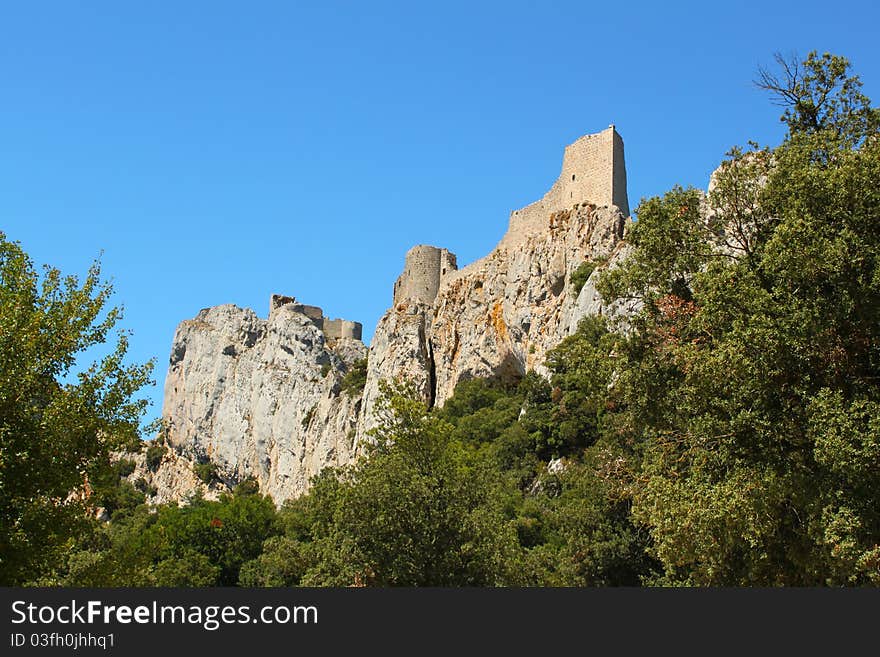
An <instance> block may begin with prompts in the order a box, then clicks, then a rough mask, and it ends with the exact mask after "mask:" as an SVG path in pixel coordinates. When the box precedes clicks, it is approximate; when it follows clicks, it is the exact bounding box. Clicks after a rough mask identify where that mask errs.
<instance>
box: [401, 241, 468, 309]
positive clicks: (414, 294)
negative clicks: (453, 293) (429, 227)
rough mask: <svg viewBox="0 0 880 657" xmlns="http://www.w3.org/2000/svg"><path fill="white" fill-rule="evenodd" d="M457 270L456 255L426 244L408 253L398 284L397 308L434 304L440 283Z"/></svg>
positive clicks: (415, 247)
mask: <svg viewBox="0 0 880 657" xmlns="http://www.w3.org/2000/svg"><path fill="white" fill-rule="evenodd" d="M457 269H458V264H457V263H456V260H455V254H454V253H451V252H449V251H447V250H446V249H439V248H437V247H436V246H428V245H425V244H420V245H418V246H414V247H413V248H411V249H410V250H409V251H407V253H406V260H405V262H404V266H403V273H402V274H401V275H400V277H399V278H398V279H397V282H396V283H394V305H395V306H396V305H397V304H399V303H404V302H406V301H415V302H416V303H424V304H428V305H430V304H432V303H434V299H435V298H437V291H438V290H439V289H440V283H441V282H442V281H443V279H444V278H445V277H447V276H449V275H450V274H451V273H452V272H454V271H456V270H457Z"/></svg>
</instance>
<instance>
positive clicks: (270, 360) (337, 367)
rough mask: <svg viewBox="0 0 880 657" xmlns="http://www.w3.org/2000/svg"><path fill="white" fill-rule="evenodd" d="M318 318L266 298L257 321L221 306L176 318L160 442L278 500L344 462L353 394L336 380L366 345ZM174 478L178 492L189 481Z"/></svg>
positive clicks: (351, 444) (350, 448)
mask: <svg viewBox="0 0 880 657" xmlns="http://www.w3.org/2000/svg"><path fill="white" fill-rule="evenodd" d="M314 311H318V312H317V314H316V313H315V312H314ZM321 319H322V318H321V315H320V309H317V308H314V307H311V306H303V305H302V304H298V303H296V302H295V300H294V299H291V298H288V297H273V301H272V309H271V311H270V314H269V317H268V319H265V320H264V319H260V318H258V317H257V315H256V314H255V313H254V312H253V311H252V310H247V309H243V308H239V307H237V306H233V305H225V306H217V307H215V308H208V309H205V310H203V311H201V312H200V313H199V314H198V315H197V316H196V318H195V319H192V320H187V321H184V322H182V323H181V324H180V326H179V327H178V328H177V332H176V334H175V336H174V342H173V345H172V349H171V359H170V363H169V369H168V375H167V378H166V381H165V399H164V408H163V422H164V434H165V442H166V444H167V445H168V446H169V447H170V448H171V449H172V450H173V451H174V452H175V453H176V454H177V455H178V456H180V457H183V458H184V459H187V460H189V461H190V462H192V463H195V462H200V461H208V460H209V461H211V462H213V463H214V464H216V465H217V468H218V474H219V476H220V479H221V481H223V482H225V483H227V484H229V485H232V484H234V483H236V482H238V481H241V480H242V479H244V478H247V477H255V478H256V480H257V481H258V482H259V484H260V488H261V490H263V491H264V492H266V493H268V494H269V495H272V497H273V498H274V499H275V500H276V501H277V502H279V503H280V502H281V501H283V500H284V499H287V498H289V497H293V496H296V495H299V494H301V493H302V492H303V491H305V490H306V488H307V486H308V482H309V479H310V478H311V477H312V476H313V475H314V474H316V473H317V472H319V471H320V470H321V469H323V468H324V467H327V466H330V465H337V464H345V463H349V462H350V461H351V460H352V458H353V454H354V448H355V431H354V429H355V422H356V420H357V417H358V411H359V404H360V399H359V396H356V397H352V396H350V395H348V394H347V393H345V392H343V391H342V390H341V388H340V383H341V380H342V378H343V376H344V375H345V373H346V372H347V370H348V368H349V367H350V366H351V365H352V364H353V363H354V361H356V360H359V359H361V358H363V357H364V356H365V354H366V348H365V347H364V345H363V344H362V343H361V342H360V340H358V339H355V338H351V337H344V336H340V337H337V338H335V339H330V338H328V336H327V335H325V332H324V330H323V327H322V323H321V321H320V320H321ZM170 465H171V463H169V464H168V465H166V464H165V463H164V462H163V464H162V466H160V468H159V470H158V471H157V472H156V473H155V474H154V475H153V477H152V481H153V482H154V485H158V482H159V481H160V480H161V479H162V478H163V477H166V478H167V477H168V473H167V469H168V467H169V466H170ZM178 480H179V481H180V482H181V485H180V486H179V487H178V490H177V496H178V497H185V494H186V493H188V492H191V489H188V484H192V481H191V480H190V481H189V482H187V481H184V480H181V479H180V477H178Z"/></svg>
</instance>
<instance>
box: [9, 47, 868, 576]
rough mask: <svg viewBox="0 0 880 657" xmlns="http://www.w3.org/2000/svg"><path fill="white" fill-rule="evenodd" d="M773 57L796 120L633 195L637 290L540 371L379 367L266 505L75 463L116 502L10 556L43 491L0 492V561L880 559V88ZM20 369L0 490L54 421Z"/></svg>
mask: <svg viewBox="0 0 880 657" xmlns="http://www.w3.org/2000/svg"><path fill="white" fill-rule="evenodd" d="M782 63H783V64H784V66H783V68H782V72H781V73H780V74H779V76H777V75H773V74H771V73H767V72H763V73H762V75H761V78H760V80H759V84H760V86H762V87H764V88H765V89H767V90H769V91H770V92H771V93H773V94H774V95H775V96H776V97H777V98H778V99H779V100H780V102H782V103H783V105H784V106H785V113H784V114H783V117H782V118H783V121H784V122H785V123H786V125H787V127H788V134H787V136H786V138H785V140H784V142H783V144H782V145H780V146H779V147H777V148H775V149H769V148H759V147H758V146H755V145H751V146H749V147H748V148H747V149H733V150H732V151H731V152H730V153H729V156H728V159H727V160H726V161H725V162H724V164H723V165H722V168H721V169H720V170H719V172H718V174H717V176H716V177H715V180H714V184H713V187H712V191H711V193H710V195H709V197H708V198H704V197H703V195H702V194H701V193H700V192H698V191H696V190H693V189H681V188H676V189H673V190H671V191H670V192H669V193H667V194H665V195H664V196H662V197H658V198H651V199H647V200H645V201H643V202H642V203H641V204H640V206H639V208H638V221H637V222H636V223H635V224H634V226H633V228H632V230H631V232H630V234H629V236H628V241H629V242H630V244H631V245H632V248H633V254H632V257H630V258H629V259H628V260H627V261H626V262H625V263H624V264H623V265H622V266H620V267H618V268H616V269H610V270H608V271H606V272H605V273H604V274H603V276H602V277H601V278H600V281H599V288H600V291H601V293H602V294H603V296H604V297H605V298H606V299H607V300H613V299H623V298H627V299H637V300H638V301H639V302H640V308H641V310H640V311H639V312H638V314H636V315H635V316H633V317H630V318H628V319H626V320H625V321H623V320H617V321H615V320H608V319H605V318H587V319H585V320H584V321H583V322H582V323H581V325H580V327H579V329H578V331H577V333H576V334H575V335H573V336H571V337H569V338H567V339H566V340H564V341H563V342H562V343H561V344H560V345H559V346H558V347H557V348H556V349H554V350H553V351H552V352H551V353H550V355H549V357H548V360H547V362H546V366H547V369H548V370H549V372H550V376H549V378H544V377H541V376H539V375H536V374H534V373H531V374H528V375H526V376H525V377H524V378H523V379H522V380H521V381H520V382H519V383H518V384H517V385H516V386H515V387H510V388H505V387H502V386H500V385H499V384H496V383H494V382H491V381H485V380H469V381H465V382H463V383H461V384H460V385H459V386H458V388H457V389H456V391H455V394H454V396H453V397H452V398H451V399H449V400H448V401H447V402H446V404H445V405H444V406H443V407H442V408H435V409H429V408H427V407H426V406H425V404H424V403H423V402H422V401H421V400H420V399H419V398H418V396H417V395H416V394H415V393H414V392H413V390H412V389H411V388H409V387H408V386H406V385H405V384H402V383H399V384H395V385H387V386H385V390H384V393H385V394H384V397H383V401H382V404H383V407H382V421H381V422H380V424H379V428H378V429H377V430H376V431H375V432H374V435H373V443H372V444H371V445H370V447H369V449H368V452H369V453H368V454H367V455H365V457H364V458H362V459H361V460H360V461H358V462H357V463H356V464H355V465H353V466H351V467H348V468H342V469H335V470H333V469H331V470H326V471H324V472H323V473H322V474H321V475H320V476H318V477H317V478H316V479H315V481H314V483H313V487H312V489H311V491H310V493H309V494H307V495H305V496H304V497H302V498H300V499H297V500H294V501H290V502H288V503H286V504H285V505H284V506H283V507H282V508H281V509H277V510H276V508H275V507H274V505H273V504H272V502H271V500H269V499H268V498H266V497H264V496H262V495H260V494H259V492H258V490H257V489H256V487H255V486H254V485H253V484H252V483H251V482H244V483H242V484H241V485H239V486H238V488H237V489H236V490H235V491H234V492H233V493H232V494H228V495H225V496H223V497H221V498H220V499H219V500H217V501H207V500H204V499H193V500H191V501H190V503H189V504H188V505H186V506H181V507H178V506H177V505H162V506H159V507H158V508H148V507H147V506H145V505H144V504H143V499H144V498H143V491H139V490H138V489H137V488H136V487H135V486H132V485H131V484H129V483H128V482H127V481H126V480H124V479H120V476H124V475H126V474H130V473H131V465H130V463H128V462H126V461H120V462H118V463H117V464H116V465H115V466H114V467H115V470H111V469H109V468H106V467H105V468H103V469H100V471H98V470H96V471H95V472H94V474H91V471H89V472H90V475H89V476H90V481H91V482H92V489H93V493H92V497H91V498H90V499H91V503H92V504H93V505H100V506H103V507H104V508H105V509H106V510H107V512H108V513H109V515H110V520H109V522H106V521H103V520H98V519H93V520H90V521H86V520H84V519H83V518H82V517H80V521H79V525H78V528H77V531H76V532H73V531H72V530H71V531H70V532H68V533H66V534H65V535H64V537H63V538H64V540H65V541H66V542H65V543H64V545H65V546H66V547H67V548H68V550H67V552H66V556H64V557H63V558H62V555H61V554H60V553H59V546H60V545H61V542H60V540H61V538H62V537H60V536H55V535H53V536H52V537H51V540H50V537H47V536H46V533H45V532H44V533H40V532H39V531H37V530H36V529H28V530H27V532H24V533H21V534H20V536H22V537H23V538H16V539H15V540H19V541H25V540H30V541H31V542H33V543H34V544H35V545H37V546H49V547H50V548H51V550H52V552H51V555H53V558H49V556H47V555H49V552H47V551H46V549H43V550H42V551H38V552H37V556H36V557H35V558H34V559H33V560H32V561H31V562H29V563H25V562H18V561H16V560H15V559H13V558H11V556H10V555H14V554H17V552H15V551H12V552H11V551H10V549H11V548H10V547H9V545H10V543H9V541H10V540H11V539H10V538H9V537H12V536H13V535H14V536H16V537H18V536H19V534H13V532H12V531H11V530H10V527H12V526H16V527H18V526H21V527H25V528H29V527H30V525H28V524H27V523H26V522H25V521H24V518H26V517H31V516H27V515H26V514H25V513H24V511H28V510H29V509H33V511H32V512H31V511H29V513H31V515H32V516H33V517H36V518H39V517H42V518H44V519H45V518H51V517H54V516H52V515H44V516H41V515H40V514H51V513H54V512H55V508H56V507H55V506H52V505H49V506H45V505H43V506H34V507H31V506H27V505H25V506H24V507H19V506H15V505H11V506H10V503H9V502H8V501H7V500H6V499H4V500H3V504H4V505H5V506H4V507H3V509H6V510H5V511H3V513H4V514H5V515H3V516H2V521H3V522H4V525H3V532H4V533H3V537H4V541H6V543H4V544H3V546H2V552H0V554H2V556H3V565H2V570H0V572H2V574H3V579H4V581H5V582H12V583H23V582H43V583H56V584H68V585H90V586H94V585H101V586H104V585H123V584H129V585H191V586H196V585H234V584H240V585H248V586H296V585H319V586H339V585H355V586H360V585H363V586H367V585H378V586H387V585H407V586H422V585H439V586H459V585H477V586H485V585H554V586H555V585H573V586H595V585H682V584H683V585H723V586H739V585H761V586H764V585H865V584H873V585H876V584H880V505H878V500H880V386H878V380H880V379H878V377H880V351H878V337H880V336H878V331H880V138H878V128H880V112H878V111H877V110H876V109H875V108H872V107H871V105H870V103H869V101H868V99H867V98H866V97H864V96H863V95H862V94H861V92H860V84H859V81H858V79H857V78H855V77H852V76H849V74H848V64H847V63H846V61H845V60H843V59H842V58H839V57H833V56H830V55H826V56H818V55H816V54H811V55H810V56H809V57H808V58H807V59H806V61H804V62H802V63H797V62H782ZM9 248H11V247H9ZM587 268H589V269H590V270H591V269H592V265H588V267H587ZM587 268H585V269H584V270H583V272H582V274H583V273H587ZM581 277H582V278H584V280H585V277H583V276H581ZM580 284H581V285H582V284H583V283H580ZM5 287H6V278H5V274H4V292H3V293H4V295H8V294H10V292H9V291H7V290H6V289H5ZM17 303H20V302H17ZM8 308H9V306H8V305H7V306H4V316H5V313H7V312H9V310H8ZM5 330H6V329H5V327H4V331H5ZM8 339H9V338H8V337H6V334H5V333H4V340H8ZM3 349H4V351H3V356H4V359H6V360H4V363H6V362H12V361H15V359H14V358H12V357H11V356H9V353H10V352H9V347H8V346H6V345H4V347H3ZM23 353H30V352H23ZM16 366H17V367H20V368H21V367H23V364H21V363H19V364H18V365H16ZM365 369H366V368H365V367H359V368H356V369H355V370H353V374H352V375H351V385H350V386H348V387H350V388H351V389H352V390H356V389H358V388H360V387H362V386H363V383H362V381H361V379H362V378H363V376H362V375H363V372H362V371H361V370H364V371H365ZM40 372H42V373H43V376H49V377H50V378H51V376H52V375H53V374H54V371H52V370H46V371H44V370H40ZM135 373H137V372H135ZM6 376H7V375H6V372H5V370H4V377H6ZM35 380H36V381H37V382H38V383H39V382H42V383H41V387H38V388H34V391H33V392H32V393H28V394H29V395H30V397H28V399H30V400H31V401H32V402H34V400H38V401H39V403H40V404H44V406H42V407H41V408H48V406H45V404H47V403H48V402H47V401H45V400H51V399H52V395H56V394H58V392H57V391H58V389H57V388H55V387H53V386H52V385H47V384H46V383H45V379H40V378H39V376H37V377H36V379H35ZM131 383H134V381H132V382H131ZM3 385H4V386H7V383H6V382H4V383H3ZM9 389H10V388H4V395H6V396H4V397H3V399H2V400H0V401H2V402H3V403H4V404H6V406H4V410H3V412H4V426H3V429H2V431H3V433H2V434H0V436H2V439H3V440H4V441H5V442H4V443H3V463H2V467H3V470H2V474H3V478H2V479H0V486H3V488H2V489H0V493H3V495H2V497H4V498H5V497H6V496H7V495H9V494H16V495H18V497H16V498H14V499H17V500H21V499H24V498H23V497H22V495H23V493H16V492H15V491H14V488H13V486H14V485H19V486H20V485H22V484H20V483H19V484H15V481H14V480H13V479H10V476H11V475H10V474H9V473H11V472H12V470H11V468H13V467H14V466H13V465H11V463H13V461H10V459H9V458H8V457H7V455H8V454H19V452H18V451H10V448H9V447H8V445H9V444H11V443H10V442H9V441H11V440H13V439H15V440H20V441H23V442H19V443H15V445H17V446H18V447H17V449H19V450H23V449H25V447H26V446H27V445H34V446H40V445H45V447H41V449H49V446H51V445H54V444H55V443H53V442H52V441H53V440H59V439H60V438H59V436H60V435H61V434H60V433H52V434H51V435H46V436H42V435H39V430H38V429H37V428H34V429H33V431H31V432H30V433H26V434H13V433H11V432H10V430H9V429H7V427H8V426H11V425H10V424H9V421H8V420H6V419H5V418H7V417H13V418H16V417H19V416H18V415H8V414H9V410H8V408H9V406H8V405H9V404H10V401H9V399H10V396H9V393H8V392H7V391H8V390H9ZM28 390H29V389H28ZM34 403H36V402H34ZM117 404H118V402H117ZM77 408H81V407H77ZM114 408H115V409H116V410H115V412H116V414H117V415H119V413H120V411H119V407H118V406H117V407H114ZM123 408H127V407H123ZM126 413H127V412H126ZM126 413H123V414H122V416H121V417H122V419H123V420H127V419H129V417H130V415H129V414H126ZM24 417H25V418H27V417H28V416H26V415H25V416H24ZM86 417H91V416H88V415H87V416H86ZM34 421H36V420H34ZM23 426H26V427H31V426H35V427H36V425H31V424H25V425H23ZM40 426H43V425H40ZM102 426H103V425H102ZM121 426H123V427H126V426H129V425H126V424H123V425H121ZM89 427H90V428H92V431H91V433H90V434H89V436H90V437H91V438H92V439H94V437H95V436H96V435H97V433H98V432H96V430H95V429H94V427H93V426H92V425H89ZM113 428H116V429H118V425H113ZM65 435H67V434H65ZM100 435H101V436H104V435H105V434H103V433H101V434H100ZM120 435H123V436H124V435H127V434H126V433H125V432H122V433H121V434H120ZM21 445H24V446H25V447H21ZM30 449H35V448H34V447H32V448H30ZM163 449H164V448H163ZM154 451H155V450H154ZM38 453H39V454H43V452H34V454H38ZM162 453H163V452H161V451H155V453H154V454H152V456H151V458H152V460H153V461H155V462H156V463H158V461H159V460H161V458H162ZM27 462H30V461H27ZM86 463H88V461H86ZM33 467H37V466H33ZM199 475H200V476H202V477H203V478H207V479H210V478H211V477H213V476H214V471H213V470H211V469H210V466H207V464H206V465H205V466H202V467H201V469H200V472H199ZM75 480H76V477H72V476H68V478H67V479H65V480H64V481H63V482H60V483H59V485H61V483H63V486H68V487H69V488H66V489H64V490H70V489H71V488H72V487H73V485H74V484H75V483H76V481H75ZM53 490H55V491H56V493H54V494H55V495H56V496H57V495H58V494H59V493H58V492H57V491H60V490H62V489H61V488H56V489H53ZM7 491H13V493H9V492H7ZM47 495H48V493H47ZM29 499H43V498H39V497H34V498H29ZM19 504H20V502H19ZM10 509H16V512H17V513H18V514H19V517H20V519H19V520H15V519H14V518H13V520H10V519H9V518H11V517H12V516H10V513H11V512H10ZM16 522H17V523H18V524H15V523H16ZM43 522H44V523H45V520H44V521H43ZM38 526H42V525H38ZM28 532H30V533H28ZM21 544H22V545H24V543H21ZM16 545H18V544H16ZM18 549H20V548H19V547H16V548H15V550H18ZM33 563H42V564H46V565H45V566H44V568H43V569H42V570H40V569H37V568H35V566H34V565H33Z"/></svg>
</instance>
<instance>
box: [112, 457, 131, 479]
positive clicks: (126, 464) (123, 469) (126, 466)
mask: <svg viewBox="0 0 880 657" xmlns="http://www.w3.org/2000/svg"><path fill="white" fill-rule="evenodd" d="M134 468H135V463H134V461H132V460H131V459H120V460H119V461H117V462H116V474H118V475H119V477H120V478H121V477H127V476H128V475H130V474H131V473H132V472H134Z"/></svg>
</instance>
